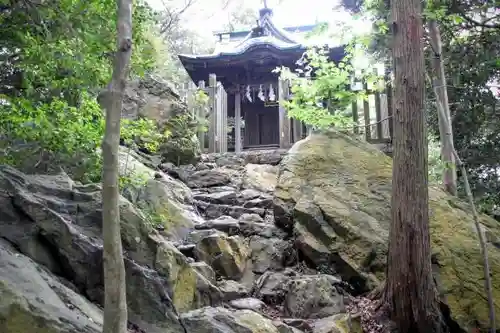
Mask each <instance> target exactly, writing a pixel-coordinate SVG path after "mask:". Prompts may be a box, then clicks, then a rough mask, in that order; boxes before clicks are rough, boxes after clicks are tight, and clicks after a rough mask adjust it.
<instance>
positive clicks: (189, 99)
mask: <svg viewBox="0 0 500 333" xmlns="http://www.w3.org/2000/svg"><path fill="white" fill-rule="evenodd" d="M195 94H196V85H195V84H194V82H193V81H191V80H189V82H188V85H187V94H186V104H187V106H188V109H189V111H191V115H192V116H193V117H195V115H196V105H195Z"/></svg>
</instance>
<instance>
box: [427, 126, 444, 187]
mask: <svg viewBox="0 0 500 333" xmlns="http://www.w3.org/2000/svg"><path fill="white" fill-rule="evenodd" d="M428 142H429V144H428V164H429V170H428V172H429V182H434V183H436V184H438V183H440V182H441V181H442V178H443V171H444V170H445V166H444V164H443V162H442V161H441V147H440V145H439V141H437V140H436V139H435V138H434V137H433V136H429V139H428Z"/></svg>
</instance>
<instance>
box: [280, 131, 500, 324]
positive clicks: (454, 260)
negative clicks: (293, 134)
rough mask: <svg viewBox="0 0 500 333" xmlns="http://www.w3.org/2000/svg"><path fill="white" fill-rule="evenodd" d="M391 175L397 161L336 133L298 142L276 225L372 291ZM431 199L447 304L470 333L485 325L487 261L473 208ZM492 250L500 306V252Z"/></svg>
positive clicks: (286, 164) (433, 194)
mask: <svg viewBox="0 0 500 333" xmlns="http://www.w3.org/2000/svg"><path fill="white" fill-rule="evenodd" d="M391 176H392V161H391V159H390V158H389V157H387V156H385V155H384V154H383V153H381V152H379V151H378V150H376V149H375V148H373V147H371V146H370V145H368V144H366V143H363V142H361V141H359V140H357V139H354V138H351V137H349V136H347V135H344V134H340V133H337V132H330V133H327V134H313V135H312V136H310V137H308V138H307V139H305V140H302V141H300V142H298V143H296V144H295V145H294V146H293V147H292V149H291V150H290V151H289V153H288V155H287V156H286V157H285V158H284V159H283V160H282V162H281V165H280V171H279V176H278V184H277V186H276V191H275V200H274V203H275V215H276V222H277V223H278V224H280V225H281V226H288V227H292V228H293V229H294V231H295V233H296V235H297V246H298V247H299V249H300V250H301V251H302V252H303V253H304V254H305V255H306V256H307V257H308V258H309V259H310V260H312V261H313V262H315V263H316V264H317V265H319V266H320V267H325V268H328V267H333V268H334V269H335V270H336V271H337V272H338V273H340V274H341V275H342V277H343V278H344V279H346V280H348V281H349V282H351V283H352V284H353V285H354V286H355V287H357V289H358V290H369V289H372V288H373V287H375V286H376V285H378V284H379V283H381V281H382V280H383V278H384V272H385V262H386V258H385V255H386V251H387V239H388V233H389V227H390V221H391V208H390V198H391ZM429 196H430V218H431V226H430V232H431V239H432V249H433V253H434V258H435V261H436V262H437V263H438V264H436V265H435V266H436V268H437V267H439V268H438V271H439V280H440V282H441V286H440V290H441V293H442V296H443V299H445V301H446V302H447V303H448V305H449V307H450V309H451V311H452V317H453V319H455V320H456V321H457V322H458V323H460V325H462V326H463V327H464V328H467V327H469V325H472V324H473V322H474V321H475V320H477V321H478V322H479V323H480V324H481V325H482V326H486V325H487V322H488V320H487V319H488V318H487V317H488V305H487V301H486V297H485V292H484V283H483V281H484V278H483V271H482V257H481V253H480V248H479V244H478V240H477V235H476V232H475V229H474V224H473V220H472V216H471V214H470V209H468V207H467V205H466V204H464V203H462V202H461V201H459V200H458V199H455V198H452V197H450V196H448V195H447V194H446V193H444V192H443V191H442V190H440V189H438V188H435V187H431V188H430V190H429ZM481 222H482V223H483V225H484V228H485V229H486V230H487V234H488V235H489V239H490V242H491V243H492V242H493V241H496V240H497V239H498V237H499V235H500V227H499V226H498V223H497V222H495V221H494V220H492V219H490V218H488V217H486V216H481ZM491 243H490V244H489V246H488V250H489V257H490V261H491V264H490V265H491V269H492V272H491V273H492V277H493V288H494V291H495V295H494V297H495V299H498V298H499V297H500V251H499V250H498V248H496V247H495V246H493V244H491ZM496 310H497V312H498V311H499V310H500V306H499V307H497V309H496ZM499 327H500V326H499Z"/></svg>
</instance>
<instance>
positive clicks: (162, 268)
mask: <svg viewBox="0 0 500 333" xmlns="http://www.w3.org/2000/svg"><path fill="white" fill-rule="evenodd" d="M155 269H156V270H157V271H158V272H159V273H160V274H162V275H164V276H166V277H167V278H168V281H169V284H170V285H171V286H172V293H173V297H172V298H173V302H174V304H175V306H176V308H177V310H178V311H180V312H184V311H188V310H192V309H193V307H194V304H195V302H196V295H197V276H196V272H195V271H194V269H193V268H192V267H191V266H190V265H189V263H188V262H187V260H186V257H184V255H183V254H182V253H180V252H179V250H177V249H176V248H175V247H174V246H173V245H171V244H170V243H167V242H162V243H160V244H159V245H158V250H157V253H156V261H155Z"/></svg>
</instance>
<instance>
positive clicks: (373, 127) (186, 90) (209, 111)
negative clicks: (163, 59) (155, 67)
mask: <svg viewBox="0 0 500 333" xmlns="http://www.w3.org/2000/svg"><path fill="white" fill-rule="evenodd" d="M388 82H389V81H388V80H385V81H384V82H382V83H380V84H383V85H384V87H379V89H375V87H371V86H369V84H367V83H366V82H358V83H356V84H355V85H353V87H354V89H355V90H364V91H365V94H366V95H367V98H365V99H363V98H358V100H357V101H356V102H354V103H352V105H351V107H350V110H348V111H350V113H351V114H352V119H353V122H354V126H353V127H352V132H353V133H354V134H357V135H362V136H363V138H364V139H365V140H366V141H367V142H370V143H373V144H381V143H385V144H387V143H390V142H391V138H392V133H393V126H392V87H391V86H390V84H389V83H388ZM356 88H357V89H356ZM380 88H383V89H380ZM199 89H201V90H203V91H204V92H205V93H207V95H208V96H209V101H208V103H207V105H197V104H196V103H195V97H194V96H195V93H196V92H197V91H198V90H199ZM179 93H180V96H181V98H182V99H183V100H184V101H185V102H186V103H187V105H188V108H189V109H190V110H192V112H193V115H196V116H197V117H200V118H204V119H207V120H208V133H204V132H200V133H198V139H199V141H200V145H201V147H202V148H204V149H206V150H208V152H226V151H227V149H228V131H227V126H228V122H227V115H228V112H227V111H228V110H227V93H226V91H225V89H224V87H223V86H222V84H221V83H220V82H218V81H217V78H216V76H215V75H213V74H212V75H210V77H209V85H208V87H206V86H205V82H204V81H200V82H199V83H198V86H196V85H195V84H194V83H193V82H190V83H189V84H186V85H185V86H184V87H180V89H179ZM293 123H294V125H292V128H291V129H290V131H296V130H297V129H298V128H299V126H298V125H296V124H297V123H296V122H293ZM290 134H291V136H292V137H297V134H296V133H290ZM240 139H241V137H240ZM207 141H208V142H207ZM233 141H234V140H233Z"/></svg>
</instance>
